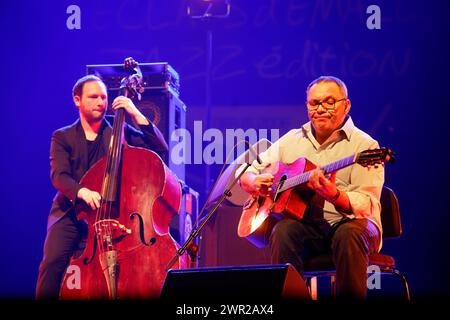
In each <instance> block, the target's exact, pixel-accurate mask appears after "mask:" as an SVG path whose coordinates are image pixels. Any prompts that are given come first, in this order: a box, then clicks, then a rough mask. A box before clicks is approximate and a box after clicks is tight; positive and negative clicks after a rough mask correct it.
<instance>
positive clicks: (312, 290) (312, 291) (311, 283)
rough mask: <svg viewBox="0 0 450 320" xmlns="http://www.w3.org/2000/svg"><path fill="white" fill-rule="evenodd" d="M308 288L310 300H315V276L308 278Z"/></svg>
mask: <svg viewBox="0 0 450 320" xmlns="http://www.w3.org/2000/svg"><path fill="white" fill-rule="evenodd" d="M308 289H309V294H310V295H311V299H312V300H317V277H310V278H308Z"/></svg>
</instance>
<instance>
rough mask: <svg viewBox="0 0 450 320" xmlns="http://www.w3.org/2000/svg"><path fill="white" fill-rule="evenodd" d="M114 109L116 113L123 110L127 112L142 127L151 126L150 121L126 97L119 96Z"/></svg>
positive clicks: (113, 104)
mask: <svg viewBox="0 0 450 320" xmlns="http://www.w3.org/2000/svg"><path fill="white" fill-rule="evenodd" d="M111 107H112V109H113V110H114V111H116V110H117V109H120V108H123V109H125V111H126V112H127V113H128V114H129V115H130V116H131V118H133V120H134V121H135V122H136V123H137V124H140V125H147V124H149V122H148V120H147V119H146V118H145V117H144V115H143V114H142V113H141V112H140V111H139V110H138V108H136V106H135V105H134V103H133V101H131V99H130V98H127V97H125V96H118V97H117V98H115V99H114V101H113V103H112V106H111Z"/></svg>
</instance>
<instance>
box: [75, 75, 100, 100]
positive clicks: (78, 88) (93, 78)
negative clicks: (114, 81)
mask: <svg viewBox="0 0 450 320" xmlns="http://www.w3.org/2000/svg"><path fill="white" fill-rule="evenodd" d="M91 81H99V82H101V83H103V81H102V79H100V78H99V77H97V76H95V75H93V74H89V75H87V76H84V77H81V78H80V79H78V80H77V82H76V83H75V85H74V86H73V89H72V97H75V96H79V97H81V95H82V94H83V87H84V84H85V83H87V82H91Z"/></svg>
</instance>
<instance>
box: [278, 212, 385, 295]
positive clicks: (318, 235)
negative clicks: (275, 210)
mask: <svg viewBox="0 0 450 320" xmlns="http://www.w3.org/2000/svg"><path fill="white" fill-rule="evenodd" d="M379 243H380V233H379V231H378V229H377V227H376V226H375V224H374V223H373V222H371V221H369V220H367V219H353V220H349V219H347V220H345V221H343V222H342V223H339V224H338V225H337V226H336V227H335V228H329V230H326V229H325V228H323V227H321V226H319V225H317V224H314V223H306V222H301V221H297V220H291V219H285V220H281V221H280V222H278V223H277V224H276V225H275V228H274V229H273V231H272V234H271V237H270V248H271V259H272V263H291V264H292V265H293V266H294V267H295V268H296V269H297V271H299V272H300V273H302V272H303V260H304V259H308V258H312V257H314V256H316V255H320V254H327V253H331V254H332V257H333V261H334V264H335V266H336V290H337V296H338V298H356V299H364V298H365V297H366V295H367V267H368V263H369V259H368V255H369V254H370V253H374V252H377V250H378V246H379Z"/></svg>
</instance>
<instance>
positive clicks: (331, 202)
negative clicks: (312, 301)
mask: <svg viewBox="0 0 450 320" xmlns="http://www.w3.org/2000/svg"><path fill="white" fill-rule="evenodd" d="M306 94H307V102H306V107H307V111H308V117H309V119H310V122H308V123H306V124H304V125H303V126H302V127H301V128H300V129H294V130H291V131H289V132H288V133H287V134H286V135H284V136H283V137H281V138H280V139H279V140H278V141H277V142H276V143H274V144H273V145H272V146H271V147H270V148H269V149H268V150H267V151H266V152H264V153H262V154H261V159H262V162H263V164H262V165H260V164H258V163H257V162H256V161H255V162H254V163H253V166H252V167H250V168H249V169H248V171H247V172H246V173H244V175H243V176H242V177H241V181H240V182H241V186H242V187H243V188H244V190H246V191H247V192H249V193H251V194H254V195H260V196H268V195H269V194H270V192H271V190H272V189H271V187H272V185H273V182H274V177H273V175H271V174H268V173H261V170H262V169H263V168H264V167H266V166H267V165H268V164H271V163H276V162H280V161H281V162H283V163H292V162H294V161H295V160H297V159H298V158H300V157H304V158H307V159H308V160H309V161H311V162H312V163H314V164H315V165H317V166H318V167H317V169H316V170H314V171H313V173H312V174H311V176H310V178H309V181H308V184H307V186H308V187H309V188H310V189H312V190H313V191H315V196H314V198H313V199H312V201H311V202H310V204H309V207H308V209H307V211H306V213H305V216H304V217H303V218H302V219H301V220H300V221H298V220H293V219H284V220H281V221H279V222H278V223H277V224H276V225H275V227H274V229H273V230H272V233H271V236H270V247H271V260H272V263H291V264H292V265H293V266H294V267H295V268H296V269H297V270H298V271H299V272H300V273H302V271H303V260H304V259H305V258H310V257H313V256H316V255H320V254H325V253H330V252H331V253H332V257H333V261H334V263H335V266H336V282H337V283H336V284H337V294H338V297H346V298H360V299H362V298H365V296H366V294H367V285H366V282H367V267H368V255H369V254H370V253H373V252H377V251H378V250H379V249H380V247H381V233H382V229H381V217H380V211H381V206H380V201H379V199H380V195H381V190H382V187H383V182H384V169H383V167H382V166H380V167H378V168H373V167H372V168H365V167H362V166H360V165H359V164H355V165H352V166H350V167H346V168H344V169H342V170H339V171H338V172H337V173H336V172H335V173H333V174H331V175H330V176H325V175H324V174H323V171H322V170H321V169H320V166H324V165H326V164H329V163H331V162H334V161H336V160H340V159H342V158H344V157H347V156H350V155H352V154H354V153H358V152H361V151H364V150H366V149H375V148H378V143H377V141H375V140H374V139H372V138H371V137H370V136H369V135H368V134H366V133H365V132H363V131H361V130H360V129H358V128H357V127H355V125H354V124H353V121H352V119H351V117H350V116H349V115H348V113H349V111H350V106H351V104H350V100H349V99H348V93H347V87H346V86H345V84H344V82H343V81H342V80H340V79H338V78H335V77H331V76H322V77H320V78H318V79H316V80H314V81H313V82H311V84H310V85H309V86H308V88H307V91H306ZM239 172H240V171H239V170H238V172H237V174H239Z"/></svg>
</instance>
